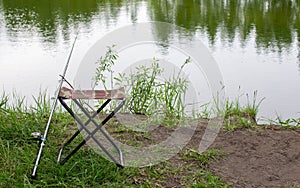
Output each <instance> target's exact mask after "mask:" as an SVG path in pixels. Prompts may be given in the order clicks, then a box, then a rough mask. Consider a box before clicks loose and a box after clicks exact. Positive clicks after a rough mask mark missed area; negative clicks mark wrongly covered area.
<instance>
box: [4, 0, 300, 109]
mask: <svg viewBox="0 0 300 188" xmlns="http://www.w3.org/2000/svg"><path fill="white" fill-rule="evenodd" d="M299 9H300V0H282V1H278V0H266V1H261V0H230V1H229V0H222V1H220V0H209V1H208V0H173V1H171V0H155V1H153V0H113V1H112V0H89V1H82V0H51V1H36V0H13V1H12V0H2V1H0V66H1V70H0V73H1V74H0V75H2V77H0V78H1V80H2V81H3V80H4V83H3V84H1V85H0V87H2V85H3V87H4V88H6V87H8V85H14V87H16V89H17V90H18V88H22V89H23V88H24V87H25V86H24V83H23V82H20V81H19V80H21V79H24V77H29V76H24V75H23V72H24V71H28V75H31V76H32V77H34V75H35V74H36V76H39V79H40V77H42V78H44V79H41V80H40V82H42V83H44V82H46V83H47V84H46V86H48V85H51V84H48V83H49V82H52V81H50V80H53V77H55V76H56V75H57V74H58V72H59V70H61V65H60V64H61V62H62V60H63V57H64V56H63V55H62V54H65V53H66V51H65V49H67V48H68V47H69V46H70V43H71V42H72V39H73V36H74V33H76V32H79V35H80V34H81V36H80V37H81V39H82V40H81V43H80V44H81V46H82V47H81V48H80V47H79V48H80V49H79V50H78V51H77V52H81V53H82V52H83V51H84V50H85V48H88V47H89V46H90V45H91V44H92V43H93V42H94V41H95V40H97V39H98V38H99V37H100V34H99V33H105V32H107V31H109V30H110V29H113V28H115V27H120V26H121V25H126V24H131V23H136V22H143V21H161V22H168V23H174V24H176V25H177V26H181V27H184V28H186V29H187V30H186V31H187V32H185V33H179V32H180V31H176V30H173V31H169V32H165V31H163V32H162V31H160V30H159V28H157V30H156V35H157V36H156V37H157V39H158V40H160V41H163V42H165V43H168V42H170V41H172V37H174V36H178V35H179V36H180V37H189V38H190V39H191V40H193V38H194V37H200V38H201V40H203V41H204V42H205V43H206V44H207V46H208V47H209V48H210V50H211V51H212V52H213V55H214V56H215V58H216V59H217V60H222V61H221V62H220V67H221V69H223V70H222V72H223V74H224V77H226V78H225V81H226V80H227V82H228V85H229V86H227V87H228V88H230V87H232V88H233V87H234V88H237V86H238V85H242V86H243V85H248V84H249V82H250V85H251V87H250V86H249V87H250V88H251V90H253V89H258V90H259V91H260V90H262V93H263V95H264V96H265V95H267V96H266V97H268V95H270V96H271V97H269V98H270V99H272V100H271V101H270V102H269V104H270V105H271V104H273V103H278V101H281V100H287V99H286V98H292V100H296V99H297V98H296V97H295V96H296V95H297V94H298V93H300V89H299V86H298V85H299V83H298V80H299V74H298V75H295V73H294V72H293V71H295V69H296V71H298V70H297V69H299V68H297V66H296V67H293V66H294V64H296V65H297V63H298V66H300V63H299V62H300V50H299V49H300V12H299ZM95 36H96V37H95ZM80 37H79V38H80ZM79 42H80V40H79ZM26 48H28V49H26ZM29 48H30V49H32V50H29ZM60 53H61V54H60ZM37 54H39V55H37ZM45 54H46V55H45ZM48 54H51V55H48ZM228 54H229V55H228ZM227 56H230V57H227ZM75 57H76V55H75ZM78 58H80V56H78ZM226 59H228V60H226ZM53 61H59V62H60V64H55V63H53ZM78 61H79V60H78ZM231 61H232V62H231ZM17 62H18V63H22V64H23V66H24V67H23V68H22V70H17V71H16V70H15V67H16V66H19V65H17V64H18V63H17ZM50 62H51V63H50ZM241 62H244V63H245V64H243V65H241ZM261 62H263V63H264V64H262V63H261ZM41 63H43V66H41ZM282 63H285V65H284V66H283V65H282V66H281V65H279V64H282ZM53 65H55V67H56V68H52V67H53ZM47 66H52V67H51V68H49V69H48V72H43V70H42V69H43V68H44V67H47ZM291 67H293V68H291ZM19 68H20V67H19ZM51 69H52V72H51ZM262 69H264V70H263V71H262ZM234 70H235V71H234ZM248 70H252V71H256V73H255V74H256V75H255V76H253V77H251V75H247V76H248V77H249V76H250V77H251V78H244V77H243V76H245V75H246V74H244V72H243V71H246V72H247V71H248ZM274 70H278V71H279V70H280V71H282V72H280V73H279V72H278V71H277V72H276V71H274ZM49 71H50V72H51V73H53V74H54V76H53V77H52V76H49V77H47V76H45V74H46V73H47V74H49ZM268 71H269V72H268ZM284 71H285V72H284ZM8 72H13V73H10V74H9V73H8ZM37 72H40V75H39V74H38V73H37ZM291 72H293V73H291ZM11 74H15V75H14V76H11ZM20 74H22V75H23V77H22V76H20ZM235 74H236V75H237V77H233V75H235ZM260 74H261V75H260ZM277 74H278V75H277ZM266 75H267V76H266ZM291 75H293V76H291ZM238 76H240V77H238ZM264 76H265V77H270V81H269V82H265V83H264V81H261V80H264V78H265V77H264ZM239 78H240V81H239V82H238V81H236V80H238V79H239ZM277 78H280V79H278V80H277ZM287 78H288V79H287ZM18 79H19V80H18ZM35 80H36V81H35V84H36V85H37V83H38V81H39V80H37V79H35ZM249 80H252V82H251V81H249ZM24 82H25V81H24ZM260 82H261V83H260ZM15 83H17V84H15ZM20 83H22V84H20ZM25 83H28V82H25ZM39 84H40V85H42V84H41V83H39ZM260 84H261V85H260ZM272 84H273V85H276V88H280V87H282V88H284V90H287V92H290V91H293V92H294V93H295V95H294V97H293V96H289V97H286V98H284V99H282V98H280V99H278V98H276V97H274V96H276V95H278V96H279V93H280V92H282V91H281V90H280V91H274V88H272V87H270V86H271V85H272ZM287 84H290V85H293V87H292V88H289V87H285V85H287ZM252 85H254V86H252ZM255 86H257V87H255ZM283 86H284V87H283ZM246 87H247V86H246ZM24 89H25V88H24ZM232 90H233V89H232ZM274 93H275V94H274ZM276 93H277V94H276ZM282 93H283V92H282ZM282 93H281V94H282ZM286 95H287V94H286ZM272 97H273V98H272ZM267 103H268V102H267ZM282 103H283V102H282ZM290 104H293V105H295V104H296V105H298V104H299V103H297V102H296V103H295V102H292V101H290ZM283 106H284V105H283ZM273 107H274V106H272V105H271V107H270V108H273ZM279 108H283V107H282V106H280V107H279ZM288 108H289V107H287V109H288ZM296 109H300V108H299V107H297V106H293V107H292V110H291V111H292V113H295V112H298V111H300V110H298V111H297V110H296ZM288 110H290V109H288ZM273 112H274V110H272V113H273ZM288 113H289V112H287V114H288Z"/></svg>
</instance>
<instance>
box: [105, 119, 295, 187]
mask: <svg viewBox="0 0 300 188" xmlns="http://www.w3.org/2000/svg"><path fill="white" fill-rule="evenodd" d="M206 126H207V120H200V121H199V123H198V126H197V129H196V131H195V133H194V135H193V137H192V139H191V140H190V142H189V143H188V145H187V146H186V147H185V150H197V149H198V146H199V143H200V141H201V139H202V136H203V134H204V131H205V128H206ZM114 128H116V127H112V129H111V130H110V132H111V133H112V135H113V137H115V138H119V139H120V140H130V139H131V140H135V141H136V142H141V143H143V144H142V145H151V144H155V143H158V142H160V141H163V140H164V139H166V136H167V135H169V134H170V132H172V130H173V128H166V127H164V126H157V127H156V128H155V129H154V130H152V131H150V132H148V133H147V135H144V134H136V133H134V132H126V131H125V132H124V131H121V132H114ZM124 133H125V134H124ZM120 135H123V136H120ZM210 149H217V150H221V151H222V153H223V155H222V157H221V158H218V159H216V160H212V161H210V162H209V164H207V165H205V168H207V170H209V171H210V172H212V174H213V175H215V176H218V177H220V178H221V179H222V180H224V181H225V182H227V183H229V184H230V185H232V187H299V186H300V129H284V128H280V127H277V126H259V125H256V126H255V127H251V128H240V129H236V130H233V131H227V130H225V128H222V129H221V130H220V132H219V134H218V136H217V138H216V140H215V141H214V143H213V144H212V145H211V146H210ZM183 152H184V151H183ZM168 162H169V163H172V164H173V166H174V165H176V166H177V167H180V168H178V173H176V175H172V174H170V175H167V176H166V177H162V179H161V180H158V184H159V185H162V186H164V187H183V186H184V185H185V183H184V181H185V180H187V179H189V178H190V177H189V176H190V175H191V172H192V171H196V170H198V169H199V168H203V165H202V166H201V165H199V164H197V165H191V164H192V163H194V164H196V163H195V160H186V159H183V153H179V154H178V155H177V156H174V157H173V158H172V159H170V160H169V161H168ZM188 163H190V164H188ZM171 166H172V165H171ZM171 166H170V165H164V168H172V167H171ZM159 168H162V167H159ZM179 169H181V170H179ZM141 173H142V172H141ZM142 174H143V173H142ZM135 181H137V183H138V182H141V181H144V180H143V177H139V178H137V180H135ZM198 181H202V180H198Z"/></svg>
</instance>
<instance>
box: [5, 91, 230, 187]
mask: <svg viewBox="0 0 300 188" xmlns="http://www.w3.org/2000/svg"><path fill="white" fill-rule="evenodd" d="M13 100H14V99H13ZM35 100H36V103H37V104H36V105H35V106H33V107H24V106H23V104H24V102H25V100H24V99H23V98H21V99H20V98H18V99H17V102H15V103H14V105H13V106H12V105H8V102H9V98H8V97H7V96H5V95H3V97H2V99H1V101H0V104H1V105H0V122H1V126H0V187H164V186H166V185H168V184H169V183H170V179H171V180H173V179H174V180H176V179H179V180H180V181H179V182H175V185H176V184H177V183H178V184H179V183H180V184H181V185H182V186H184V187H195V186H197V187H199V185H201V186H202V187H203V186H204V187H211V186H210V185H221V184H222V185H223V184H224V182H222V181H221V180H220V179H219V178H218V177H215V176H213V175H212V174H211V173H210V172H208V171H206V170H205V169H202V165H201V164H202V162H201V161H198V160H192V161H191V162H189V163H188V164H186V163H185V160H184V159H181V160H180V161H179V163H177V162H178V161H177V162H176V163H175V162H172V160H170V161H166V162H163V163H160V164H157V165H155V166H151V167H145V168H132V167H125V168H119V167H117V166H116V165H115V164H114V163H112V162H109V161H107V160H105V159H104V158H103V157H101V155H98V154H97V153H95V152H94V151H93V150H92V149H90V148H89V147H86V146H84V147H82V148H81V149H80V150H79V151H78V152H77V153H76V154H75V155H74V156H72V158H71V159H70V160H69V161H68V162H67V163H65V164H64V165H63V166H62V165H59V164H58V163H57V162H56V160H57V154H58V149H59V147H60V144H61V143H62V142H63V141H65V139H66V138H68V136H69V135H70V133H71V132H73V131H74V130H75V129H76V128H77V125H76V123H74V121H73V119H72V118H71V117H70V116H69V115H68V114H66V113H64V112H63V111H60V110H59V111H58V112H56V113H54V115H53V118H52V121H51V122H52V123H51V126H50V129H49V133H48V136H47V141H46V145H45V147H44V149H43V154H42V158H41V161H40V164H39V167H38V173H37V179H34V180H33V179H31V173H32V169H33V166H34V162H35V159H36V155H37V152H38V149H39V141H38V140H35V139H33V138H32V137H31V133H32V132H41V133H43V131H44V129H45V125H46V123H47V120H48V113H49V110H50V105H49V101H47V100H46V97H45V96H41V97H38V98H36V99H35ZM187 161H189V159H187ZM189 168H194V169H197V171H194V170H193V171H191V170H189ZM201 182H202V183H201ZM173 183H174V182H173ZM215 187H217V186H215Z"/></svg>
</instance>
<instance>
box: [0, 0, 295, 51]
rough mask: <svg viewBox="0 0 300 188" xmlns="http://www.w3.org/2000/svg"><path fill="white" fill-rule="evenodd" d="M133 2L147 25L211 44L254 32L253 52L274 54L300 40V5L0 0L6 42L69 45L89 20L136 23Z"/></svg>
mask: <svg viewBox="0 0 300 188" xmlns="http://www.w3.org/2000/svg"><path fill="white" fill-rule="evenodd" d="M138 2H145V3H146V5H147V10H148V15H149V16H150V18H151V20H153V21H162V22H168V23H174V24H176V25H178V26H182V27H184V28H186V29H188V31H189V32H190V33H189V34H190V35H193V34H195V33H196V32H198V31H200V32H206V33H207V34H208V36H209V40H210V42H211V43H212V44H214V42H215V39H216V36H217V33H218V32H220V33H221V35H222V39H223V40H226V41H229V42H232V41H233V40H234V38H235V37H237V36H238V37H239V39H240V41H241V43H242V44H243V43H245V42H247V40H248V39H249V37H250V35H251V33H252V32H253V31H254V32H255V34H256V36H255V40H256V44H257V47H258V48H264V49H273V50H274V49H276V50H278V51H281V50H282V49H283V48H285V49H286V48H290V47H291V44H292V43H293V42H294V41H293V40H294V39H296V40H298V41H299V40H300V12H299V8H300V1H299V0H287V1H277V0H268V1H259V0H231V1H227V0H223V1H219V0H211V1H206V0H185V1H182V0H175V1H165V0H157V1H151V0H148V1H146V0H144V1H142V0H140V1H139V0H135V1H133V0H114V1H109V0H104V1H99V0H98V1H97V0H90V1H81V0H63V1H61V0H52V1H41V2H37V1H35V0H26V1H24V0H14V1H11V0H3V1H2V5H1V6H2V7H1V10H2V11H3V15H4V21H5V24H4V25H3V26H4V27H5V28H6V29H7V32H8V35H9V36H10V37H12V38H15V37H18V34H19V35H20V34H22V33H23V32H28V33H32V34H36V33H39V34H40V35H41V36H42V37H43V39H44V40H45V41H46V42H56V41H57V40H56V37H57V35H59V34H60V32H62V35H63V36H64V40H68V39H69V34H70V32H71V31H72V30H73V29H79V28H80V27H84V28H89V27H90V26H91V22H92V21H93V20H94V19H99V21H102V22H105V23H106V24H107V25H109V24H110V23H111V22H114V21H115V20H117V19H118V17H119V16H120V14H121V12H122V11H124V10H125V11H126V14H130V18H131V22H135V21H136V20H137V19H138V18H137V17H136V16H137V12H138V11H139V8H140V6H138ZM3 26H2V27H3ZM185 34H186V33H185Z"/></svg>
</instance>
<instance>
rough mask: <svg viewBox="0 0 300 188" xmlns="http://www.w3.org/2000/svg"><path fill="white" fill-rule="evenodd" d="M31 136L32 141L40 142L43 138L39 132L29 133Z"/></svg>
mask: <svg viewBox="0 0 300 188" xmlns="http://www.w3.org/2000/svg"><path fill="white" fill-rule="evenodd" d="M31 136H32V137H33V139H34V140H41V139H42V137H43V135H42V134H41V133H40V132H33V133H31Z"/></svg>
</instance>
